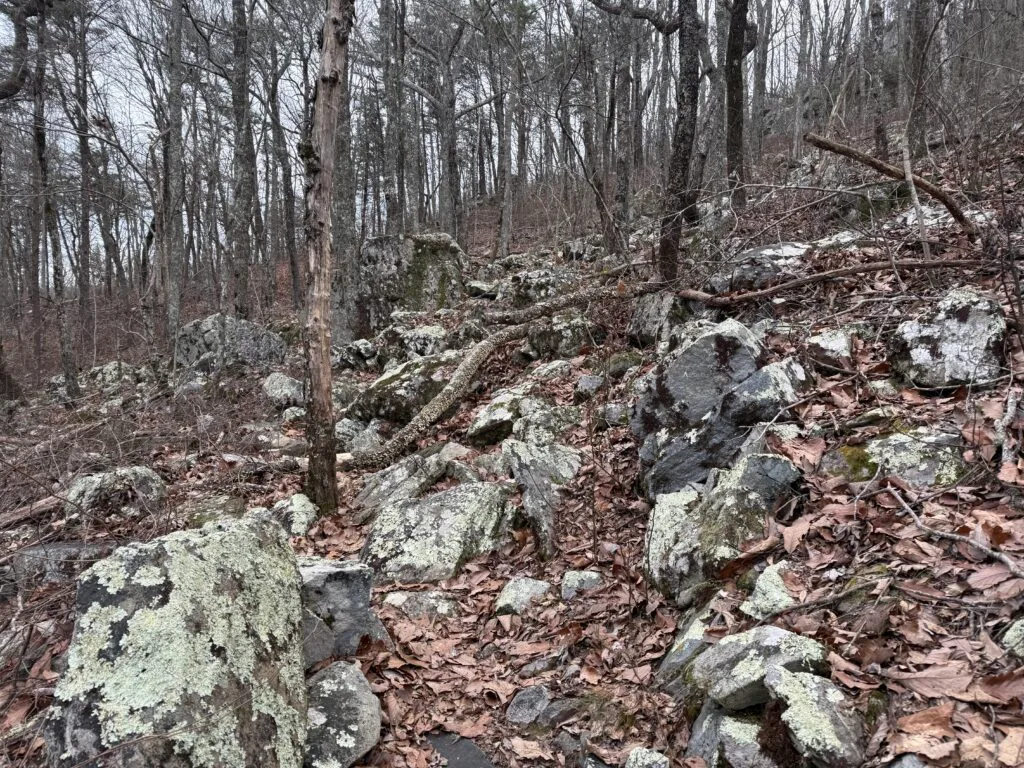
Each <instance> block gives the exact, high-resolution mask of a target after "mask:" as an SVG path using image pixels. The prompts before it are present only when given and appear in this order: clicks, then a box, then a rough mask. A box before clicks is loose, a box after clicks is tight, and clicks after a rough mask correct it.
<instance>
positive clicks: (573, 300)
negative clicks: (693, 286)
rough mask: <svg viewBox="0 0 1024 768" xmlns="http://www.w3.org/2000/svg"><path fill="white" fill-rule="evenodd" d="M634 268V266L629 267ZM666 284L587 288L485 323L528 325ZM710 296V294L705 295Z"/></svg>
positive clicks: (490, 315)
mask: <svg viewBox="0 0 1024 768" xmlns="http://www.w3.org/2000/svg"><path fill="white" fill-rule="evenodd" d="M627 266H632V265H627ZM664 289H665V284H664V283H656V282H650V283H641V284H640V285H627V284H625V283H619V284H618V285H614V286H611V287H608V286H601V287H599V288H587V289H585V290H582V291H576V292H574V293H566V294H564V295H562V296H556V297H555V298H553V299H548V300H547V301H542V302H540V303H539V304H534V305H533V306H532V307H527V308H526V309H510V310H508V311H505V312H488V313H487V314H485V315H484V318H483V319H484V321H486V322H488V323H497V324H499V325H507V324H509V323H528V322H530V321H531V320H539V319H540V318H542V317H546V316H547V315H551V314H554V313H555V312H559V311H561V310H563V309H569V308H570V307H578V306H579V305H580V304H590V303H591V302H594V301H609V300H612V299H635V298H638V297H640V296H644V295H646V294H648V293H654V292H656V291H660V290H664ZM704 295H709V294H704Z"/></svg>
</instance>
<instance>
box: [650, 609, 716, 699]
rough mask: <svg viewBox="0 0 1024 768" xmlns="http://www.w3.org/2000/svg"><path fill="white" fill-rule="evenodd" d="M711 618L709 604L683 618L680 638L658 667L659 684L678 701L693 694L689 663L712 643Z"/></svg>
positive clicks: (677, 636) (677, 635)
mask: <svg viewBox="0 0 1024 768" xmlns="http://www.w3.org/2000/svg"><path fill="white" fill-rule="evenodd" d="M710 621H711V611H710V609H708V608H706V607H705V608H702V609H700V610H695V611H692V612H691V613H690V614H689V615H688V616H687V618H686V619H685V620H684V621H680V622H679V627H680V629H679V632H678V634H676V639H675V641H674V642H673V643H672V646H671V647H670V648H669V649H668V653H666V654H665V657H664V658H663V659H662V660H661V664H660V665H659V666H658V675H657V681H658V686H659V687H660V688H661V689H662V690H664V691H665V692H666V693H668V694H669V695H670V696H672V697H673V698H675V699H677V700H678V701H681V702H682V701H684V700H685V698H686V695H687V694H688V693H689V684H688V683H687V681H686V675H685V670H686V668H687V666H688V665H689V664H690V662H691V661H693V660H694V659H695V658H697V656H698V655H699V654H700V653H701V652H703V651H704V650H705V649H706V648H709V647H710V646H711V643H710V642H709V641H707V640H705V639H704V633H705V632H707V631H708V629H709V628H710V623H709V622H710Z"/></svg>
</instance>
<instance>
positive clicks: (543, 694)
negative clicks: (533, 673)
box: [505, 685, 551, 725]
mask: <svg viewBox="0 0 1024 768" xmlns="http://www.w3.org/2000/svg"><path fill="white" fill-rule="evenodd" d="M550 703H551V691H549V690H548V689H547V688H545V687H544V686H543V685H531V686H530V687H529V688H524V689H523V690H521V691H519V692H518V693H517V694H516V695H515V696H513V697H512V701H511V702H510V703H509V705H508V709H507V710H505V719H506V720H508V721H509V722H510V723H512V724H513V725H530V724H531V723H533V722H535V721H536V720H537V718H539V717H540V716H541V715H542V714H543V713H544V710H545V709H547V708H548V704H550Z"/></svg>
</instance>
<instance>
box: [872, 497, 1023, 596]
mask: <svg viewBox="0 0 1024 768" xmlns="http://www.w3.org/2000/svg"><path fill="white" fill-rule="evenodd" d="M886 490H887V491H888V492H889V493H891V494H892V495H893V498H895V499H896V501H898V502H899V503H900V506H901V507H903V510H904V511H905V512H906V513H907V514H908V515H910V517H911V518H913V520H914V525H916V526H917V527H918V528H919V529H920V530H922V531H924V532H925V533H927V534H928V535H929V536H934V537H935V538H937V539H945V540H946V541H955V542H956V543H957V544H966V545H967V546H969V547H974V548H975V549H977V550H978V551H979V552H982V553H984V555H985V556H986V557H990V558H992V559H993V560H998V561H999V562H1000V563H1002V564H1003V565H1005V566H1006V567H1007V569H1008V570H1009V571H1010V573H1011V574H1013V575H1014V576H1016V577H1017V578H1018V579H1024V568H1021V566H1020V565H1019V564H1018V563H1017V562H1016V561H1015V560H1014V559H1013V558H1011V557H1010V556H1009V555H1007V554H1006V553H1005V552H998V551H996V550H994V549H992V548H991V547H987V546H985V545H984V544H980V543H979V542H977V541H974V540H973V539H970V538H968V537H967V536H961V535H960V534H958V533H947V532H946V531H939V530H936V529H935V528H932V527H930V526H927V525H925V524H924V522H923V521H922V520H921V518H920V516H918V514H917V513H916V512H915V511H914V509H913V508H912V507H911V506H910V505H909V504H908V503H907V501H906V499H904V498H903V497H902V496H901V495H900V492H899V491H898V490H896V489H895V488H892V487H890V488H886Z"/></svg>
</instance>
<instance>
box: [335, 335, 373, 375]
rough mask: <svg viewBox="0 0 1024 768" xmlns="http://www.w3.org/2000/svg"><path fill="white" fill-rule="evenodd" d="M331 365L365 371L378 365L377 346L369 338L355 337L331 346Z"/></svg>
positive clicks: (343, 368)
mask: <svg viewBox="0 0 1024 768" xmlns="http://www.w3.org/2000/svg"><path fill="white" fill-rule="evenodd" d="M331 367H332V368H340V369H342V370H352V371H367V370H370V369H371V368H377V367H378V361H377V348H376V347H375V346H374V345H373V342H372V341H370V340H369V339H355V340H354V341H350V342H348V343H346V344H342V345H341V346H338V347H332V348H331Z"/></svg>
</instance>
